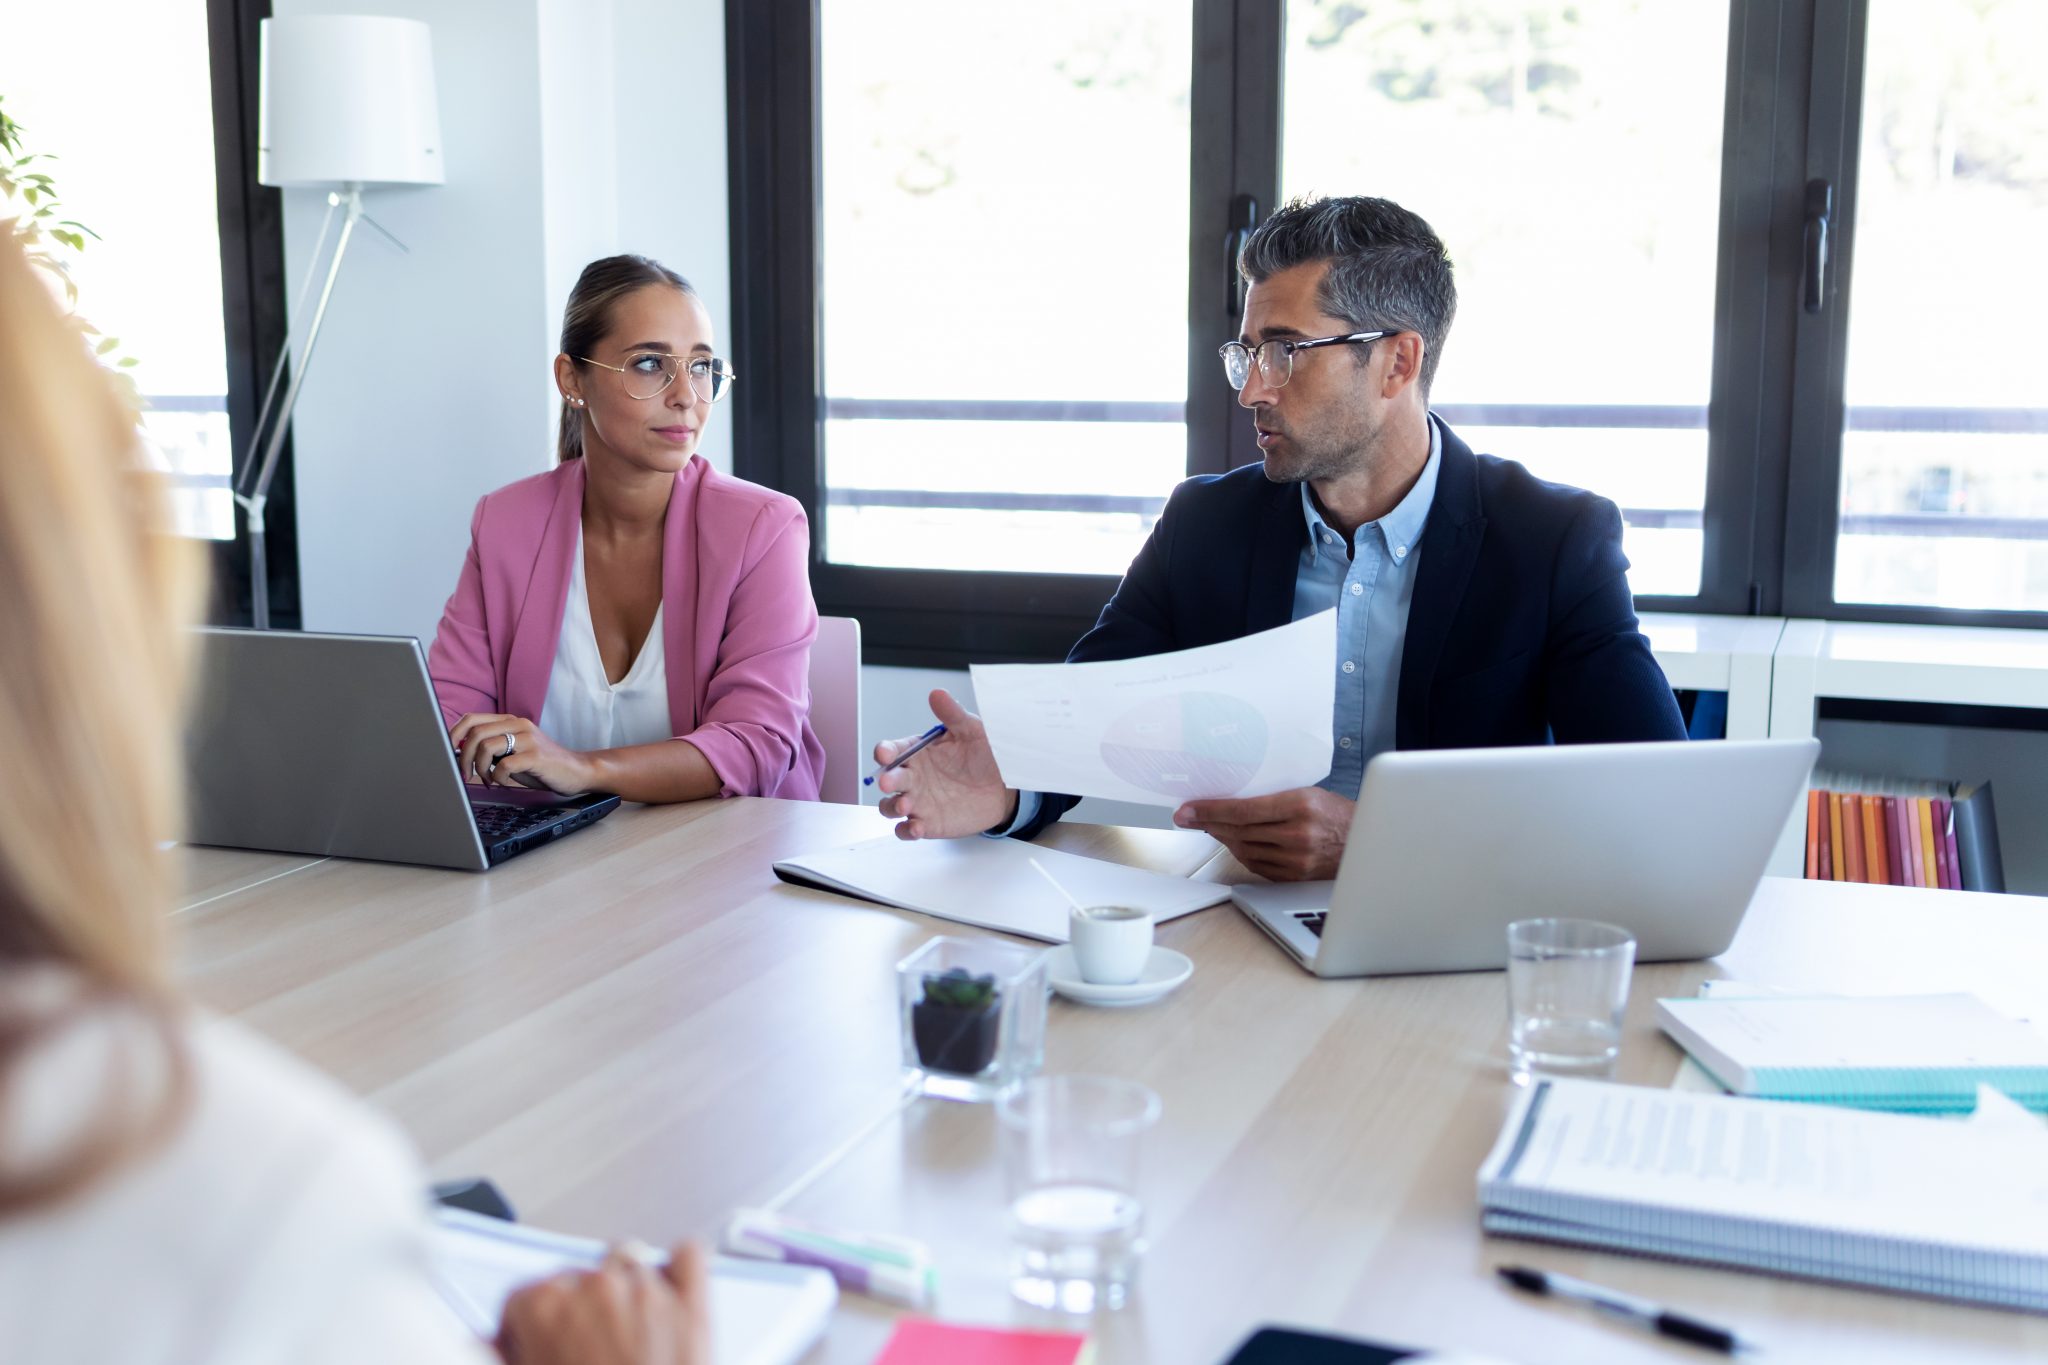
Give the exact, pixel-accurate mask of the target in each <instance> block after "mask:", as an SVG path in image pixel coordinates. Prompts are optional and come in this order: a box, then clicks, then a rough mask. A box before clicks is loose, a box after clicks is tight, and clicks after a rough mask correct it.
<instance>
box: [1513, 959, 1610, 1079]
mask: <svg viewBox="0 0 2048 1365" xmlns="http://www.w3.org/2000/svg"><path fill="white" fill-rule="evenodd" d="M1635 963H1636V941H1635V939H1634V938H1633V937H1631V936H1630V934H1629V932H1628V930H1626V929H1619V928H1616V927H1615V926H1614V925H1612V924H1601V923H1599V922H1598V921H1597V920H1589V919H1520V920H1516V921H1515V922H1514V923H1513V924H1510V925H1509V926H1508V1024H1509V1032H1508V1059H1509V1062H1510V1064H1511V1066H1512V1068H1513V1070H1514V1075H1515V1079H1516V1080H1517V1081H1526V1080H1528V1079H1529V1076H1530V1074H1531V1073H1532V1072H1537V1071H1541V1072H1547V1073H1551V1074H1555V1075H1568V1076H1596V1077H1604V1076H1612V1075H1613V1074H1614V1062H1615V1058H1617V1057H1618V1056H1620V1055H1621V1013H1622V1010H1623V1009H1624V1008H1625V1007H1626V1006H1627V1005H1628V982H1629V973H1630V972H1632V971H1633V970H1634V969H1635Z"/></svg>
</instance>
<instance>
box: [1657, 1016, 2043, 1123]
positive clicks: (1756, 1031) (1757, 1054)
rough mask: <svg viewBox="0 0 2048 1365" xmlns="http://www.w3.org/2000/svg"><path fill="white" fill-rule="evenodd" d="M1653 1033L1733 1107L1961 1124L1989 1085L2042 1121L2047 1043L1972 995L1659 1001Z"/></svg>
mask: <svg viewBox="0 0 2048 1365" xmlns="http://www.w3.org/2000/svg"><path fill="white" fill-rule="evenodd" d="M1657 1022H1658V1023H1659V1024H1660V1025H1662V1026H1663V1029H1664V1031H1665V1032H1666V1033H1668V1034H1670V1035H1671V1037H1672V1038H1673V1039H1674V1040H1675V1041H1676V1042H1677V1043H1678V1045H1679V1046H1680V1047H1683V1048H1684V1049H1685V1050H1686V1051H1687V1052H1689V1053H1691V1054H1692V1057H1693V1060H1695V1061H1697V1062H1698V1063H1699V1064H1700V1065H1701V1066H1703V1067H1705V1068H1706V1070H1707V1071H1708V1072H1709V1073H1710V1074H1711V1075H1712V1076H1713V1077H1714V1079H1715V1080H1717V1081H1719V1082H1720V1083H1721V1084H1722V1085H1723V1086H1725V1087H1727V1088H1728V1089H1729V1090H1730V1091H1733V1092H1734V1093H1735V1094H1738V1095H1752V1096H1756V1097H1758V1098H1762V1099H1779V1100H1804V1101H1809V1102H1815V1103H1821V1104H1843V1105H1851V1106H1854V1107H1856V1108H1860V1109H1893V1110H1901V1111H1906V1112H1914V1113H1963V1112H1967V1111H1969V1110H1971V1109H1973V1108H1975V1107H1976V1104H1977V1087H1978V1086H1979V1085H1989V1086H1991V1087H1993V1088H1994V1089H1997V1090H1999V1091H2002V1092H2003V1093H2005V1094H2006V1095H2009V1096H2011V1097H2012V1098H2013V1099H2015V1100H2017V1101H2019V1102H2020V1103H2021V1104H2023V1105H2025V1106H2026V1107H2027V1108H2029V1109H2035V1110H2048V1036H2044V1035H2043V1034H2042V1033H2041V1032H2040V1031H2039V1030H2038V1029H2036V1028H2034V1027H2033V1026H2032V1025H2031V1024H2028V1023H2025V1022H2024V1021H2021V1020H2017V1019H2009V1018H2007V1017H2006V1016H2004V1015H2002V1014H2000V1013H1998V1011H1996V1010H1994V1009H1992V1008H1991V1007H1990V1006H1989V1005H1987V1004H1985V1003H1984V1002H1983V1001H1982V1000H1979V999H1978V998H1977V997H1976V996H1974V995H1894V996H1855V997H1850V996H1768V997H1760V998H1755V999H1724V998H1700V999H1676V1000H1659V1001H1658V1002H1657Z"/></svg>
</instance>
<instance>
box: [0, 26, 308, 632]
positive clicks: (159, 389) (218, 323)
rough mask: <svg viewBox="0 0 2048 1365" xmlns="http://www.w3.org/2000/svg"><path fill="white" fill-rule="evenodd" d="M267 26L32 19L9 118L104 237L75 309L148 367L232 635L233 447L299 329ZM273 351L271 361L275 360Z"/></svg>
mask: <svg viewBox="0 0 2048 1365" xmlns="http://www.w3.org/2000/svg"><path fill="white" fill-rule="evenodd" d="M265 11H267V6H258V5H255V4H250V3H246V0H244V2H243V3H237V2H236V0H213V3H211V4H208V3H205V2H204V0H176V2H175V3H166V2H165V0H109V3H106V4H101V5H98V6H96V7H94V10H93V20H92V25H91V30H90V33H89V34H88V33H86V32H85V31H84V30H82V29H81V28H80V26H79V23H78V16H77V14H76V13H74V12H72V11H70V10H69V9H67V8H66V7H65V6H61V5H43V6H27V7H23V8H20V9H19V10H18V12H10V14H9V15H8V18H7V24H6V27H7V42H6V43H5V44H4V45H0V97H4V98H5V100H6V104H5V106H4V107H5V108H6V110H7V112H8V114H9V115H10V117H12V118H13V119H14V120H15V121H16V122H17V123H19V124H20V125H22V128H23V140H24V144H25V150H27V151H30V152H33V153H37V154H40V155H47V156H49V157H51V158H53V159H52V160H50V161H48V162H46V163H40V164H39V165H37V166H35V167H33V169H38V170H41V169H47V171H48V173H49V174H50V176H51V177H52V179H53V180H54V181H55V182H56V189H57V191H58V193H59V195H60V200H61V204H62V213H63V215H64V216H65V217H69V218H75V219H76V220H78V221H79V222H82V223H84V224H85V225H86V226H87V227H88V228H90V229H91V230H92V232H93V233H94V234H95V235H96V237H97V240H93V239H91V238H88V239H87V242H86V249H85V250H84V251H83V252H80V253H77V254H76V255H75V256H73V257H72V266H71V273H72V278H73V279H74V281H75V282H76V283H77V286H78V302H77V311H78V313H79V315H80V316H82V317H84V318H86V319H88V320H89V321H90V322H91V323H92V324H93V325H94V326H95V327H97V328H98V329H99V330H100V331H101V332H102V333H104V334H106V335H107V336H110V337H113V338H115V339H116V341H117V343H118V344H117V346H116V348H115V349H114V350H112V351H111V352H110V353H109V356H108V359H109V360H121V359H124V358H125V359H128V360H132V362H133V363H132V365H129V366H127V367H126V369H127V372H128V374H129V375H130V376H131V377H132V378H133V379H134V381H135V384H136V386H137V389H138V390H139V393H140V396H141V398H142V399H143V402H144V404H145V412H144V417H143V434H144V440H145V443H146V446H147V448H148V450H149V452H150V454H151V456H152V458H154V459H155V460H156V461H157V462H158V463H159V464H160V466H161V467H162V468H164V469H165V470H166V471H167V472H168V473H169V475H170V478H171V481H172V489H173V494H172V498H173V509H174V513H175V517H176V525H177V528H178V529H179V530H180V531H181V532H182V533H184V534H186V535H189V536H193V537H195V538H198V539H202V540H206V541H209V542H212V543H213V544H214V546H215V551H214V561H215V566H216V575H215V576H216V579H217V587H218V590H219V591H218V597H217V611H218V612H219V614H220V615H222V616H223V617H224V618H226V619H234V618H235V617H236V616H237V614H238V602H241V601H245V600H246V597H247V587H248V563H247V556H246V553H245V552H244V551H243V549H242V546H241V542H240V539H239V537H240V518H239V513H238V512H237V510H236V508H235V505H234V501H233V498H232V496H231V494H230V492H229V488H230V480H231V476H232V472H233V469H234V467H235V456H234V452H235V450H236V449H237V448H238V445H239V443H238V442H237V440H236V439H235V438H234V436H233V432H234V431H236V430H246V428H247V424H248V423H249V422H250V421H252V420H253V419H254V416H255V404H256V401H257V398H258V397H259V396H260V395H259V394H258V393H257V392H256V391H255V387H256V384H257V382H258V380H257V379H256V376H255V369H256V361H255V358H254V351H255V349H256V347H257V343H258V342H259V340H262V339H264V338H268V337H271V336H277V335H279V333H278V332H276V331H275V330H274V329H276V328H281V325H282V314H283V300H282V297H281V295H279V291H278V290H277V287H276V283H275V279H276V275H277V274H278V273H279V271H280V270H281V266H282V255H283V247H282V240H281V237H280V236H279V235H278V232H277V226H276V221H275V217H274V208H273V209H272V210H271V216H270V217H269V218H268V219H267V221H266V220H265V218H264V217H263V216H262V214H261V212H260V210H259V211H258V212H257V213H256V214H255V215H254V216H252V214H251V209H252V198H253V197H254V196H255V195H256V193H257V192H256V191H255V190H254V188H253V186H254V180H255V176H254V174H253V162H254V156H255V147H254V142H255V138H254V131H253V129H254V108H255V95H256V91H255V74H254V73H255V51H256V22H257V20H258V19H259V18H260V17H261V14H262V13H263V12H265ZM223 111H226V113H227V115H228V117H226V118H222V117H221V116H222V114H223ZM245 113H246V120H245V117H244V115H245ZM244 161H246V162H247V163H248V166H249V171H248V173H247V174H246V175H244V174H243V173H242V169H241V168H242V165H243V163H244ZM273 296H276V297H273ZM259 334H261V335H260V336H259ZM274 346H275V341H267V343H266V344H265V345H264V347H263V349H264V350H265V351H266V353H267V354H270V355H273V356H274V355H275V349H274ZM265 377H266V378H267V371H266V373H265ZM285 484H286V497H285V499H284V506H283V507H282V508H281V509H280V508H279V507H278V505H277V501H276V500H273V503H272V511H271V513H270V525H271V556H272V559H273V562H274V563H275V564H276V565H277V566H278V568H277V571H276V573H275V575H274V577H275V579H276V583H275V585H274V586H273V589H272V596H273V600H275V601H278V602H279V605H280V607H281V610H280V611H279V612H278V613H277V615H278V618H279V620H280V621H281V622H285V623H295V622H296V619H297V611H298V607H297V590H296V573H295V571H294V570H293V569H292V568H291V565H292V562H293V555H294V547H295V537H294V534H293V532H294V527H293V524H292V515H291V507H290V500H289V475H288V473H287V475H286V478H285ZM280 512H281V513H282V515H280ZM240 614H241V615H242V617H243V619H246V606H242V607H241V608H240Z"/></svg>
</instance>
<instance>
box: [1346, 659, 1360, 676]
mask: <svg viewBox="0 0 2048 1365" xmlns="http://www.w3.org/2000/svg"><path fill="white" fill-rule="evenodd" d="M1344 671H1345V672H1346V673H1356V672H1357V671H1358V665H1357V664H1355V663H1353V662H1351V660H1349V659H1346V660H1345V661H1344Z"/></svg>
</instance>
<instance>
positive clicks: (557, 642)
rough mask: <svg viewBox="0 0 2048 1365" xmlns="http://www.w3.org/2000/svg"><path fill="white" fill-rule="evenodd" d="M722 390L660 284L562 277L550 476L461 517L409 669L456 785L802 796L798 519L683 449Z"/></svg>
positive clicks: (633, 273)
mask: <svg viewBox="0 0 2048 1365" xmlns="http://www.w3.org/2000/svg"><path fill="white" fill-rule="evenodd" d="M732 379H733V375H732V372H731V370H729V369H728V368H727V367H726V364H725V362H724V361H722V360H720V359H718V358H717V357H716V356H715V355H714V354H713V352H712V349H711V318H710V315H709V314H708V313H706V312H705V310H704V306H703V304H702V303H701V302H699V301H698V298H697V295H696V293H695V291H694V290H692V289H691V288H690V286H689V284H688V283H687V282H686V281H684V280H683V278H682V277H681V276H679V275H677V274H675V273H674V272H673V271H670V270H668V269H666V268H665V267H663V266H661V265H659V264H657V263H656V262H654V261H650V260H648V259H647V258H645V257H642V256H612V257H607V258H606V259H604V260H601V261H594V262H592V263H591V264H590V265H589V266H588V267H586V268H585V269H584V271H583V274H582V276H581V277H580V278H579V279H578V280H577V281H576V288H575V290H574V291H573V292H572V293H571V294H570V296H569V306H568V309H567V312H566V314H565V316H564V317H563V320H562V353H561V354H560V355H558V356H556V357H555V382H556V385H557V387H558V388H560V390H561V392H562V404H563V406H562V419H561V434H560V439H559V444H558V450H557V455H558V457H559V458H558V463H557V465H556V467H555V468H554V469H553V470H551V471H549V472H548V473H545V474H537V475H535V476H534V477H532V478H529V479H521V480H520V481H519V482H518V483H514V484H510V485H508V486H506V487H504V488H501V489H499V490H498V491H497V492H495V493H490V494H486V495H485V496H484V498H483V499H482V500H481V501H480V502H478V503H477V507H476V515H475V517H474V518H472V520H471V522H470V542H469V558H468V559H467V561H466V562H465V563H464V564H463V566H462V576H461V578H460V579H459V580H458V581H457V583H456V585H455V593H454V595H453V596H452V597H450V598H449V599H448V605H447V607H446V608H445V609H444V610H443V611H442V613H441V625H440V628H439V629H438V630H437V631H436V632H435V634H434V645H433V648H432V650H430V651H429V653H428V656H427V665H428V671H429V672H430V673H431V674H432V675H433V680H434V690H435V692H436V693H437V694H438V695H439V697H440V701H441V712H442V716H443V718H444V719H445V720H446V721H447V723H448V726H449V738H450V740H451V742H452V743H453V744H454V746H455V749H456V752H457V754H458V757H459V762H460V766H461V770H462V773H463V776H464V777H465V778H466V779H467V780H470V781H473V782H481V783H485V784H489V785H499V786H504V785H511V784H515V783H516V784H518V785H521V786H526V787H543V788H547V789H549V790H552V791H558V792H564V793H570V792H585V791H605V792H616V793H617V794H618V795H620V796H622V797H625V798H626V799H627V800H630V801H693V800H697V799H699V798H701V797H707V796H785V797H797V798H801V799H805V800H815V799H817V795H818V779H819V777H820V776H821V775H822V774H823V772H824V767H825V758H824V750H823V747H822V746H821V745H820V744H819V743H818V738H817V736H816V735H815V734H813V733H812V732H811V726H810V719H809V716H810V687H809V682H808V676H809V668H810V651H811V641H812V640H813V639H814V638H816V636H817V633H818V611H817V608H816V606H815V605H813V603H812V601H811V588H810V578H809V559H810V535H809V528H808V525H807V523H806V522H805V519H804V513H803V508H802V507H800V506H799V505H798V504H797V503H796V501H795V500H794V499H792V498H788V497H785V496H784V495H782V494H780V493H776V492H773V491H772V490H770V489H766V488H762V487H760V486H759V485H757V484H751V483H747V482H745V481H743V480H740V479H734V478H729V477H727V476H726V475H723V474H720V473H719V472H718V471H716V470H714V469H713V468H711V466H710V465H708V464H706V463H705V462H704V460H703V458H702V457H700V456H699V455H697V454H696V453H695V452H696V448H697V440H698V437H699V436H700V435H701V434H702V433H703V430H704V423H705V422H706V421H707V420H708V419H709V417H710V415H711V405H712V404H713V403H715V402H716V401H717V400H718V399H719V398H721V397H723V396H724V394H725V391H726V389H727V388H728V387H730V385H731V383H732Z"/></svg>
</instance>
